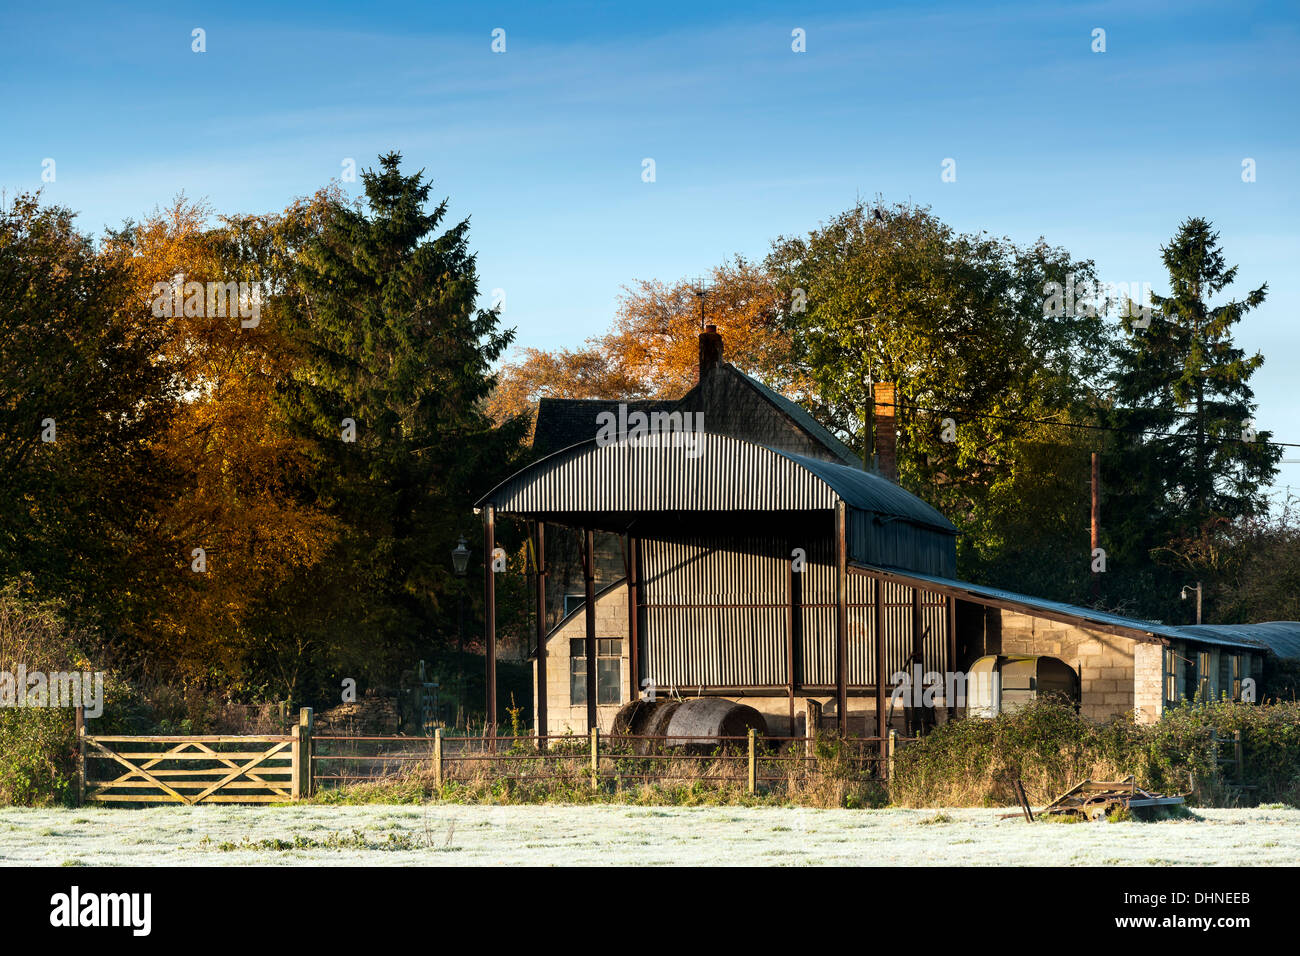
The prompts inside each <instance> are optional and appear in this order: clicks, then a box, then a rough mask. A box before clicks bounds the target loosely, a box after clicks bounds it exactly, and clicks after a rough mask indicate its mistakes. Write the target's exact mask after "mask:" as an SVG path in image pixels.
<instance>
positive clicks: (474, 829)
mask: <svg viewBox="0 0 1300 956" xmlns="http://www.w3.org/2000/svg"><path fill="white" fill-rule="evenodd" d="M1005 812H1007V811H1005V810H946V811H942V813H941V814H936V812H935V811H933V810H805V809H781V808H772V807H749V808H743V807H700V808H678V807H660V808H655V807H628V806H582V807H564V806H510V807H477V806H447V805H442V806H431V807H428V808H427V809H426V808H422V807H403V806H283V807H231V806H210V807H157V808H151V809H140V810H134V809H128V810H123V809H102V808H95V809H81V810H29V809H18V808H9V809H0V864H4V865H11V866H12V865H24V864H44V865H59V864H65V863H78V862H79V863H83V864H88V865H97V864H98V865H104V864H118V865H156V864H162V865H167V866H176V865H213V864H235V865H246V864H256V865H283V866H304V865H311V866H320V865H328V864H366V865H408V866H409V865H412V864H421V863H430V864H437V865H448V864H452V865H467V866H498V865H502V864H512V863H514V864H533V865H556V864H635V865H663V864H674V863H680V864H703V865H709V864H756V865H763V866H785V865H806V864H882V863H892V864H919V865H924V866H954V865H957V866H960V865H968V864H979V865H989V864H1008V865H1025V864H1030V865H1032V864H1093V865H1098V864H1105V865H1135V866H1151V865H1162V864H1170V865H1185V864H1209V865H1214V864H1230V865H1252V866H1261V865H1279V864H1290V865H1295V864H1296V863H1297V862H1300V810H1292V809H1285V810H1284V809H1255V810H1198V811H1196V813H1197V815H1198V816H1199V817H1200V818H1201V819H1199V820H1182V821H1165V822H1161V823H1093V824H1073V825H1064V824H1053V823H1035V824H1032V825H1031V824H1028V823H1025V822H1024V821H1022V820H1020V819H1012V820H1000V819H999V816H1000V815H1001V814H1002V813H1005ZM936 818H937V822H929V821H936ZM945 818H947V819H949V820H951V822H945ZM354 830H360V831H362V832H363V833H364V834H365V837H366V843H367V844H369V845H375V844H379V843H380V842H381V841H386V840H387V839H388V836H389V834H390V833H391V834H396V835H397V841H398V843H399V844H401V845H406V846H411V845H414V846H416V847H418V848H417V849H405V850H386V849H384V850H381V849H367V848H360V849H358V848H357V847H356V846H355V845H345V847H344V848H333V849H332V848H328V847H318V848H311V849H306V850H273V849H236V850H227V851H223V850H221V849H218V848H217V847H218V845H219V844H221V843H223V842H224V843H232V844H239V843H240V842H241V841H244V840H248V841H262V840H283V841H286V842H292V841H293V840H294V839H295V837H299V838H304V839H307V840H311V841H315V842H316V843H325V842H327V841H328V840H329V838H330V835H331V834H337V835H338V836H339V837H341V838H344V839H345V844H346V841H347V840H355V839H356V838H355V837H354V835H353V831H354ZM204 837H207V838H209V840H208V842H207V843H206V844H205V843H204V842H203V840H204Z"/></svg>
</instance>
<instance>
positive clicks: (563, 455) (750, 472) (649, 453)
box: [475, 432, 957, 535]
mask: <svg viewBox="0 0 1300 956" xmlns="http://www.w3.org/2000/svg"><path fill="white" fill-rule="evenodd" d="M692 440H693V441H698V442H700V443H701V444H700V448H699V454H697V455H691V454H687V453H686V452H685V450H684V449H683V448H681V447H671V446H670V445H669V444H668V443H666V442H655V443H653V444H650V443H637V442H635V441H623V442H612V443H601V444H598V443H597V442H596V440H595V439H594V438H592V439H589V440H587V441H584V442H581V443H579V444H577V445H573V446H571V447H569V448H565V449H563V450H562V451H559V452H556V453H555V454H552V455H549V456H547V457H546V458H543V459H542V460H541V461H538V462H535V463H534V464H532V465H530V466H529V467H527V468H525V469H523V470H522V471H520V472H518V473H516V474H515V475H513V476H512V477H510V478H508V479H506V480H505V481H504V482H502V483H501V484H499V485H497V487H495V488H493V489H492V490H491V491H490V492H488V493H487V494H486V495H484V496H483V497H482V498H480V499H479V500H478V501H477V502H476V503H475V504H476V506H478V507H481V506H483V505H487V504H491V505H493V506H495V507H496V509H497V510H498V511H500V512H504V513H510V512H517V513H530V514H531V513H571V512H602V513H609V512H632V511H637V512H655V511H829V510H831V509H832V508H834V507H835V501H836V499H838V498H842V499H843V500H844V501H845V503H847V504H848V505H849V506H850V507H852V508H856V509H858V510H860V511H869V512H872V513H874V514H877V515H881V516H883V517H886V518H891V519H894V520H899V521H904V522H907V523H909V524H915V525H919V526H921V527H924V528H929V529H932V530H935V531H940V532H943V533H945V534H949V535H955V534H956V533H957V529H956V527H955V526H953V524H952V523H951V522H950V521H948V519H947V518H945V517H944V516H943V515H942V514H940V513H939V512H938V511H936V510H935V509H934V508H932V507H930V506H929V505H928V504H926V503H925V502H924V501H922V500H921V499H919V498H917V497H916V496H915V495H912V494H909V493H908V492H906V491H904V490H903V489H902V488H900V487H898V486H897V485H895V484H893V483H892V482H890V481H888V480H886V479H885V478H882V477H880V476H879V475H873V474H869V473H867V472H864V471H858V470H857V469H856V468H851V467H849V466H848V465H840V464H836V463H834V462H827V461H819V460H817V459H813V458H805V457H803V456H802V455H793V454H789V453H787V452H781V451H776V450H774V449H771V448H767V447H766V446H763V445H757V444H754V443H753V442H747V441H742V440H741V439H738V438H731V437H729V436H726V435H717V434H713V433H709V432H701V433H697V434H695V435H693V436H692Z"/></svg>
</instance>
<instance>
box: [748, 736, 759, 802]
mask: <svg viewBox="0 0 1300 956" xmlns="http://www.w3.org/2000/svg"><path fill="white" fill-rule="evenodd" d="M757 744H758V731H757V730H755V729H754V728H753V727H750V728H749V792H750V793H753V792H754V791H755V790H757V789H758V761H757V756H758V753H757V752H758V747H757Z"/></svg>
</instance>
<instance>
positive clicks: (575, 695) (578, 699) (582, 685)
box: [569, 657, 599, 707]
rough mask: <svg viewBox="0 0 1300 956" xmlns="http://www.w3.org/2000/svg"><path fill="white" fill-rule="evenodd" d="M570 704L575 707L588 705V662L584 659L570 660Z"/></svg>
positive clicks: (573, 658) (574, 658)
mask: <svg viewBox="0 0 1300 956" xmlns="http://www.w3.org/2000/svg"><path fill="white" fill-rule="evenodd" d="M597 699H599V697H597ZM569 703H570V704H572V705H573V706H574V707H578V706H582V705H585V704H586V703H587V661H586V659H585V658H582V657H571V658H569Z"/></svg>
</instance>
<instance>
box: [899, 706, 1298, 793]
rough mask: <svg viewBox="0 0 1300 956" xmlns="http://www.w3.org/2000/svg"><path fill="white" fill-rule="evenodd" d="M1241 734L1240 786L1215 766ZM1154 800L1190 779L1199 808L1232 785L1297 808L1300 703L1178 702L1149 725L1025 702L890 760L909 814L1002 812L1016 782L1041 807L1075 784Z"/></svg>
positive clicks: (957, 724) (948, 728) (939, 733)
mask: <svg viewBox="0 0 1300 956" xmlns="http://www.w3.org/2000/svg"><path fill="white" fill-rule="evenodd" d="M1234 731H1240V732H1241V734H1242V750H1243V758H1244V759H1243V768H1242V769H1243V773H1242V779H1240V780H1237V781H1232V780H1230V777H1231V776H1232V774H1233V773H1234V768H1232V767H1230V766H1223V765H1220V763H1219V761H1218V759H1217V758H1218V757H1219V756H1220V755H1223V756H1227V755H1229V754H1230V751H1231V745H1230V744H1227V743H1225V744H1222V745H1216V744H1215V743H1214V742H1213V739H1212V736H1213V735H1214V734H1217V735H1218V737H1219V738H1221V739H1227V738H1230V737H1231V736H1232V733H1233V732H1234ZM1129 774H1133V775H1134V777H1135V778H1136V779H1137V782H1138V785H1139V786H1141V787H1143V788H1145V789H1148V790H1154V791H1158V792H1162V793H1170V794H1173V793H1183V792H1186V791H1187V790H1188V789H1189V787H1190V784H1191V782H1193V781H1194V782H1195V797H1196V800H1197V802H1200V803H1202V804H1206V805H1215V804H1228V803H1233V802H1236V801H1237V800H1239V799H1240V795H1241V792H1242V791H1241V789H1240V786H1239V785H1245V786H1253V787H1255V788H1256V790H1255V795H1256V796H1257V797H1258V798H1260V799H1264V800H1282V801H1284V802H1289V803H1291V804H1293V805H1296V804H1297V803H1300V800H1298V798H1300V704H1297V703H1295V702H1284V703H1276V702H1275V703H1269V704H1261V705H1254V704H1242V703H1234V702H1231V701H1221V702H1217V703H1209V704H1183V705H1181V706H1179V707H1175V708H1172V709H1170V710H1168V711H1166V712H1165V714H1164V715H1163V717H1162V718H1161V720H1160V721H1159V722H1158V723H1156V724H1152V725H1138V724H1135V723H1133V722H1132V720H1116V721H1112V722H1110V723H1108V724H1095V723H1093V722H1091V721H1089V720H1086V719H1085V718H1083V717H1081V716H1079V715H1078V714H1077V713H1076V712H1075V711H1074V708H1073V707H1072V706H1070V705H1068V704H1065V703H1062V702H1059V701H1054V700H1051V699H1040V700H1036V701H1033V702H1032V703H1030V704H1029V705H1028V706H1026V707H1024V708H1022V709H1020V710H1018V711H1016V712H1014V713H1005V714H1001V715H999V716H997V717H995V718H993V719H991V720H985V719H979V718H969V719H960V720H955V721H952V722H950V723H947V724H944V725H942V726H941V727H938V728H937V729H936V730H935V731H934V732H933V733H932V734H930V735H929V736H927V737H925V738H923V739H922V740H920V741H917V742H914V743H911V744H909V745H907V746H906V747H903V748H901V749H900V750H899V751H898V754H897V755H896V756H895V759H894V779H893V780H892V781H891V783H890V797H891V801H892V802H893V803H894V804H897V805H900V806H913V807H935V806H1010V805H1012V804H1014V803H1015V802H1016V799H1015V795H1014V792H1013V790H1012V785H1013V783H1014V782H1015V781H1016V780H1020V781H1022V782H1023V784H1024V787H1025V791H1026V794H1027V795H1028V797H1029V799H1030V801H1031V802H1032V803H1035V804H1044V803H1047V802H1049V801H1051V800H1052V799H1054V798H1055V797H1057V796H1058V795H1060V794H1061V793H1062V792H1063V791H1065V790H1067V789H1069V788H1070V787H1071V786H1073V785H1074V784H1076V783H1078V782H1079V781H1080V780H1083V779H1085V778H1089V777H1091V778H1092V779H1095V780H1096V779H1101V780H1118V779H1123V778H1124V777H1126V776H1128V775H1129Z"/></svg>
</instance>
